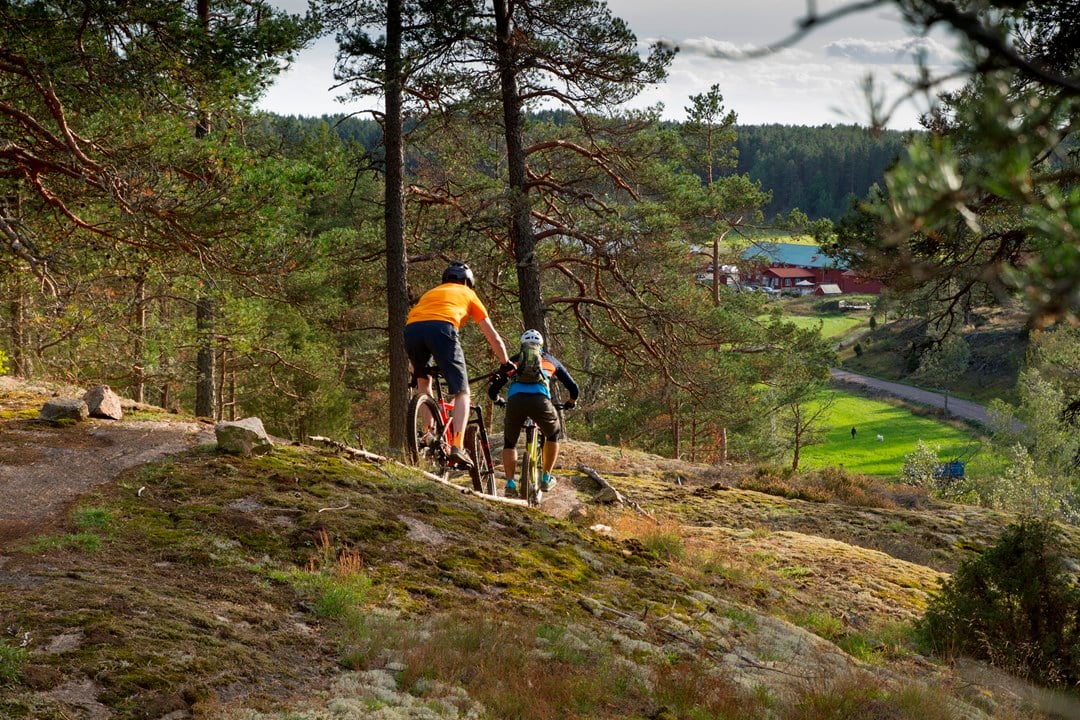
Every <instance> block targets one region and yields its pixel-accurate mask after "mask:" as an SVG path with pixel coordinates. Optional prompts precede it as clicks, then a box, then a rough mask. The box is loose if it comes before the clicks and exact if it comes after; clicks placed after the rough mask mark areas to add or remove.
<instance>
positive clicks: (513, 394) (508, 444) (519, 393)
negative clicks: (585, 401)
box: [488, 330, 579, 494]
mask: <svg viewBox="0 0 1080 720" xmlns="http://www.w3.org/2000/svg"><path fill="white" fill-rule="evenodd" d="M521 345H522V347H523V348H525V347H526V346H529V345H537V346H539V347H540V348H543V346H544V337H543V335H541V334H540V332H539V331H538V330H526V331H525V332H524V333H522V334H521ZM522 355H523V352H521V353H518V354H517V355H514V356H513V357H511V358H510V362H512V363H514V364H515V365H517V364H519V363H521V361H522ZM540 359H541V370H542V374H543V379H542V380H541V381H540V382H524V381H522V380H521V379H520V378H518V379H515V375H516V372H513V373H510V375H509V376H507V375H499V376H498V377H496V379H495V381H494V382H492V383H491V385H489V386H488V397H490V398H491V399H492V400H495V401H498V396H499V391H500V390H502V388H503V386H504V385H506V383H507V382H508V381H509V383H510V388H509V389H508V390H507V391H506V416H505V418H504V419H503V451H502V459H503V472H504V473H505V474H506V492H507V493H508V494H509V493H512V492H516V491H517V484H516V483H515V481H514V477H515V475H516V470H517V442H518V438H519V437H520V436H521V428H522V426H523V425H524V424H525V420H526V419H527V418H532V420H533V422H535V423H536V426H537V428H539V430H540V432H542V433H543V434H544V439H545V441H546V442H545V443H544V457H543V466H544V474H543V477H542V478H541V479H540V490H541V491H543V492H547V491H548V490H550V489H551V488H553V487H554V486H555V478H553V477H552V476H551V469H552V468H553V467H555V460H556V459H557V458H558V456H559V440H560V439H562V436H563V432H562V426H561V425H560V423H559V414H558V413H557V412H556V411H555V405H554V404H552V402H551V389H550V386H549V385H550V381H551V378H553V377H554V378H556V379H558V381H559V382H561V383H562V384H563V387H565V388H566V391H567V392H568V393H569V394H570V399H569V400H568V401H567V402H566V403H564V407H566V408H572V407H573V406H574V405H575V404H576V403H577V398H578V393H579V390H578V385H577V383H576V382H574V378H572V377H571V376H570V373H569V371H567V369H566V367H565V366H564V365H563V364H562V363H561V362H559V361H558V360H557V359H556V358H555V356H553V355H552V354H551V353H548V352H543V351H542V352H541V358H540Z"/></svg>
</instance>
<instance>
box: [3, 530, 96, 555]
mask: <svg viewBox="0 0 1080 720" xmlns="http://www.w3.org/2000/svg"><path fill="white" fill-rule="evenodd" d="M20 549H21V550H22V551H23V552H27V553H30V554H32V555H41V554H44V553H48V552H54V551H57V550H77V551H81V552H86V553H94V552H97V551H98V550H100V549H101V536H100V535H97V534H95V533H88V532H82V533H67V534H64V535H38V536H37V537H35V538H33V539H32V540H30V541H29V542H27V543H26V544H25V545H22V546H21V547H20Z"/></svg>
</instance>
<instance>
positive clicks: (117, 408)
mask: <svg viewBox="0 0 1080 720" xmlns="http://www.w3.org/2000/svg"><path fill="white" fill-rule="evenodd" d="M83 402H85V403H86V407H87V408H89V410H90V416H91V417H97V418H105V419H107V420H122V419H123V417H124V409H123V407H122V406H121V404H120V396H119V395H117V394H116V393H114V392H113V391H112V389H111V388H110V387H109V386H108V385H98V386H97V387H92V388H90V389H89V390H87V391H86V394H85V395H83Z"/></svg>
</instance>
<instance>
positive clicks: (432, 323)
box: [405, 320, 469, 395]
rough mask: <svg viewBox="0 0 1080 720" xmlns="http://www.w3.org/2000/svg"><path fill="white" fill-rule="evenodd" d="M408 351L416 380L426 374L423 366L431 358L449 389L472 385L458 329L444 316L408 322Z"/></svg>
mask: <svg viewBox="0 0 1080 720" xmlns="http://www.w3.org/2000/svg"><path fill="white" fill-rule="evenodd" d="M405 352H406V353H407V354H408V356H409V362H410V363H412V366H413V380H414V386H415V380H416V378H418V377H427V376H426V375H425V373H424V368H426V367H427V366H428V363H430V362H431V359H432V358H433V357H434V358H435V364H436V365H438V366H439V370H441V371H442V375H443V377H444V378H445V379H446V391H447V393H448V394H450V395H457V394H458V393H460V392H464V391H465V390H468V389H469V374H468V370H467V369H466V368H465V353H464V351H462V349H461V343H460V342H458V331H457V328H456V327H454V326H453V324H452V323H448V322H445V321H443V320H421V321H420V322H414V323H409V324H408V325H406V326H405Z"/></svg>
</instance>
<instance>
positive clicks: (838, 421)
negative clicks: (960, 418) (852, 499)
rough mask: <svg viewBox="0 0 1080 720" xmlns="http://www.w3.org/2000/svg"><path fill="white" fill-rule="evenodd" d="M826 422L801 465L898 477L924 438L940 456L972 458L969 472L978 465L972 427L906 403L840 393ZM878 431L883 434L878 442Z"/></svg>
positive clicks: (805, 467) (803, 452)
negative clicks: (910, 407)
mask: <svg viewBox="0 0 1080 720" xmlns="http://www.w3.org/2000/svg"><path fill="white" fill-rule="evenodd" d="M825 422H826V424H827V430H826V432H825V440H824V442H822V443H820V444H818V445H811V446H809V447H805V448H803V449H802V453H801V461H800V464H799V467H800V469H807V470H811V469H819V468H824V467H840V466H843V467H844V468H845V469H846V470H848V471H850V472H855V473H863V474H866V475H881V476H893V477H895V476H897V475H899V473H900V471H901V469H902V468H903V466H904V457H905V456H907V455H908V454H910V453H912V452H914V450H915V448H916V446H917V445H918V443H919V441H920V440H922V441H923V442H925V443H927V444H928V445H931V446H937V448H938V457H940V458H941V459H942V461H945V460H950V459H952V458H960V459H963V460H972V462H970V463H969V464H968V472H971V471H976V472H977V471H978V468H979V464H980V459H979V458H978V457H976V456H975V453H976V452H977V451H979V450H980V449H981V443H980V441H979V439H978V437H977V436H976V435H975V434H974V432H972V431H965V430H962V429H959V428H957V427H955V426H953V425H949V424H948V423H943V422H939V421H938V420H935V419H933V418H929V417H920V416H918V415H914V414H912V412H911V411H910V410H908V409H907V408H904V407H898V406H895V405H891V404H889V403H886V402H882V401H880V400H871V399H868V398H863V397H859V396H857V395H851V394H846V393H842V392H841V393H838V394H837V398H836V404H835V405H833V407H832V408H831V409H830V410H829V411H828V415H827V417H826V419H825ZM853 427H854V428H855V429H856V434H855V437H852V436H851V428H853ZM878 435H881V436H882V438H883V439H882V440H881V441H880V442H879V441H878V440H877V436H878Z"/></svg>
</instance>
